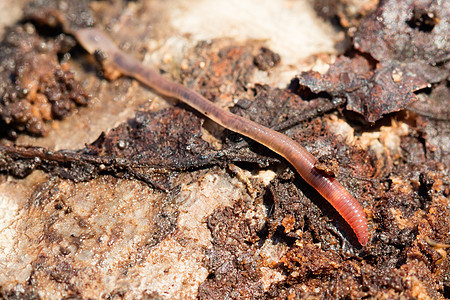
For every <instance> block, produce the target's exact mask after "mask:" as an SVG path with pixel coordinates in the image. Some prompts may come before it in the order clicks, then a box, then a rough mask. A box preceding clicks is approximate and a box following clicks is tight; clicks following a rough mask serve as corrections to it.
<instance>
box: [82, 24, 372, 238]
mask: <svg viewBox="0 0 450 300" xmlns="http://www.w3.org/2000/svg"><path fill="white" fill-rule="evenodd" d="M75 37H76V38H77V40H78V41H79V42H80V44H81V45H82V46H83V47H84V48H85V49H86V50H87V51H88V52H89V53H91V54H92V53H94V52H95V51H101V52H102V54H103V56H104V57H106V60H107V62H108V63H110V64H113V67H114V68H115V69H117V70H118V71H120V72H121V73H123V74H124V75H127V76H130V77H134V78H135V79H137V80H139V81H141V82H142V83H144V84H146V85H148V86H149V87H151V88H152V89H154V90H155V91H157V92H159V93H161V94H163V95H166V96H169V97H173V98H177V99H179V100H181V101H183V102H185V103H186V104H188V105H189V106H191V107H193V108H195V109H196V110H198V111H199V112H201V113H202V114H204V115H205V116H206V117H208V118H210V119H212V120H213V121H215V122H217V123H218V124H220V125H222V126H223V127H225V128H227V129H229V130H232V131H234V132H237V133H240V134H242V135H244V136H247V137H249V138H251V139H253V140H255V141H257V142H259V143H261V144H263V145H264V146H266V147H268V148H270V149H271V150H273V151H274V152H276V153H278V154H279V155H281V156H283V157H284V158H285V159H286V160H287V161H289V162H290V163H291V164H292V165H293V166H294V167H295V169H296V170H297V172H298V173H299V174H300V175H301V176H302V177H303V179H304V180H305V181H306V182H308V183H309V184H310V185H311V186H312V187H314V188H315V189H316V190H317V191H318V192H319V193H320V194H321V195H322V196H323V197H324V198H325V199H326V200H327V201H328V202H330V204H331V205H332V206H333V207H334V208H335V209H336V210H337V211H338V212H339V214H340V215H341V216H342V217H343V218H344V220H345V221H346V222H347V223H348V224H349V225H350V227H351V228H352V229H353V231H354V232H355V234H356V237H357V238H358V241H359V243H360V244H361V245H363V246H364V245H366V244H367V241H368V238H369V233H368V228H367V220H366V216H365V213H364V211H363V208H362V207H361V205H360V204H359V203H358V201H356V199H355V198H354V197H353V196H352V195H350V193H349V192H348V191H347V190H346V189H345V188H344V187H343V186H342V185H341V184H340V183H339V182H338V181H337V180H336V179H335V178H334V177H331V176H328V175H326V174H324V173H323V172H320V171H319V170H317V169H316V168H315V167H314V165H315V163H316V158H315V157H314V156H312V155H311V154H310V153H309V152H308V151H307V150H306V149H305V148H303V147H302V146H300V145H299V144H298V143H296V142H295V141H294V140H292V139H290V138H289V137H287V136H285V135H284V134H281V133H279V132H276V131H274V130H271V129H269V128H267V127H264V126H262V125H260V124H258V123H255V122H253V121H250V120H248V119H245V118H242V117H240V116H237V115H234V114H232V113H230V112H228V111H226V110H223V109H221V108H219V107H217V106H216V105H215V104H213V103H212V102H211V101H209V100H207V99H206V98H204V97H203V96H201V95H200V94H198V93H196V92H194V91H192V90H190V89H189V88H187V87H185V86H183V85H181V84H178V83H174V82H171V81H168V80H166V79H164V78H163V77H161V76H160V75H159V74H158V73H156V72H154V71H152V70H150V69H149V68H147V67H145V66H143V65H142V64H141V62H139V61H138V60H136V59H135V58H133V57H131V56H129V55H127V54H125V53H123V52H122V51H121V50H119V49H118V48H117V47H116V45H114V43H113V42H112V41H111V40H110V39H109V38H108V37H107V36H106V35H105V34H104V33H103V32H101V31H99V30H96V29H94V28H87V29H80V30H78V31H77V32H75Z"/></svg>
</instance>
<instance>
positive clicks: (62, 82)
mask: <svg viewBox="0 0 450 300" xmlns="http://www.w3.org/2000/svg"><path fill="white" fill-rule="evenodd" d="M73 46H75V41H74V40H73V39H72V38H71V37H69V36H67V35H65V34H58V35H57V36H56V37H49V38H44V37H42V36H40V35H39V34H38V33H37V31H36V28H35V27H34V26H33V25H32V24H30V23H26V24H24V25H17V26H14V27H12V28H10V29H9V30H8V32H7V34H6V35H5V39H4V40H3V41H2V42H1V43H0V61H1V63H0V64H1V65H0V70H1V72H0V119H1V122H2V123H3V124H4V126H3V128H4V129H3V130H4V131H6V132H3V134H7V135H9V137H11V138H14V137H15V136H16V135H17V132H26V133H29V134H33V135H38V136H42V135H45V134H46V133H47V131H48V130H49V128H48V125H47V122H48V121H50V120H54V119H62V118H64V117H66V116H67V115H69V114H70V113H72V112H73V110H74V109H75V108H76V106H79V105H83V106H84V105H87V103H88V101H89V97H88V94H87V93H86V92H85V91H84V90H83V88H82V87H81V85H80V83H79V82H78V81H77V80H76V79H75V77H74V74H73V73H72V72H71V70H70V68H69V66H68V65H67V64H66V63H64V62H61V59H60V57H64V55H65V54H66V53H67V52H68V51H69V50H70V49H71V48H72V47H73ZM5 127H6V128H5Z"/></svg>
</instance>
